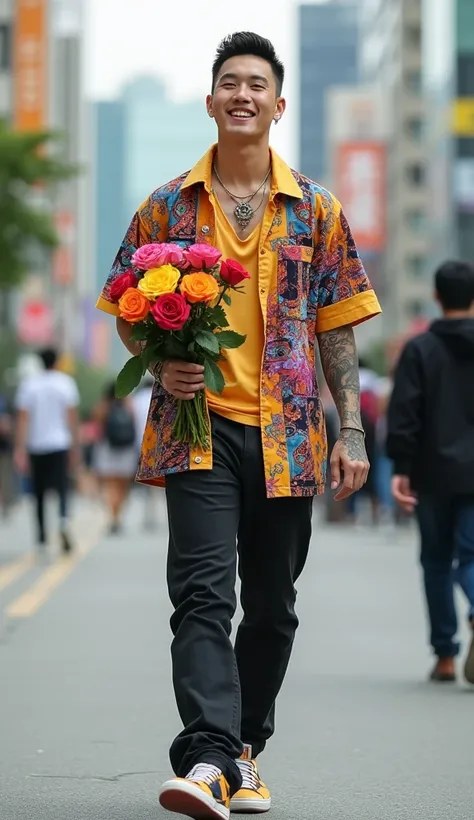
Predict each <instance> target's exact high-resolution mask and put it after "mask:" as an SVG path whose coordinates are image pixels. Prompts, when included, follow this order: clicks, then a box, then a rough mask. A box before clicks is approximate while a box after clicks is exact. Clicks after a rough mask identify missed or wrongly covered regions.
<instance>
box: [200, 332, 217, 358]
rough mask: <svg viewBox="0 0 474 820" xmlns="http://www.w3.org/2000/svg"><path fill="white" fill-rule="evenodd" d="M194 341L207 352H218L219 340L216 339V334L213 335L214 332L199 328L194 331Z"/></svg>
mask: <svg viewBox="0 0 474 820" xmlns="http://www.w3.org/2000/svg"><path fill="white" fill-rule="evenodd" d="M196 342H197V343H198V345H200V347H202V349H203V350H205V351H206V352H207V353H213V354H215V353H219V342H218V341H217V336H215V335H214V333H210V332H209V331H208V330H199V331H198V332H197V333H196Z"/></svg>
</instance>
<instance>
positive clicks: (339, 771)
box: [0, 491, 474, 820]
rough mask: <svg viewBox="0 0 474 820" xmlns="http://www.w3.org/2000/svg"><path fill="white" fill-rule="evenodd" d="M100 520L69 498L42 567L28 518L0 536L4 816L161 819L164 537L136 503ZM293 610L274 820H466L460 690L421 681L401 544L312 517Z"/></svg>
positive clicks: (469, 792)
mask: <svg viewBox="0 0 474 820" xmlns="http://www.w3.org/2000/svg"><path fill="white" fill-rule="evenodd" d="M159 500H160V495H159V492H158V491H157V503H158V502H159ZM103 523H104V522H103V517H102V514H101V512H100V509H99V508H98V507H96V506H92V505H89V506H87V505H85V506H84V505H83V504H79V508H78V518H77V521H76V525H75V526H76V530H77V532H78V537H79V542H80V551H79V553H78V554H76V556H75V557H74V558H73V559H70V560H67V559H66V560H64V559H61V558H60V557H59V558H58V557H57V556H56V554H55V552H54V550H52V552H51V560H50V563H49V564H45V563H40V564H37V563H35V561H34V560H33V558H34V556H32V554H31V553H30V547H29V534H30V527H29V519H28V515H27V511H25V510H24V509H22V510H20V511H19V512H18V513H17V514H16V516H15V518H14V520H13V521H12V522H10V523H8V524H6V525H4V526H3V527H2V530H1V531H0V543H1V545H2V546H1V548H0V595H1V596H2V598H1V610H2V612H3V622H2V631H1V640H0V670H1V673H0V726H1V731H0V738H1V741H0V817H1V818H2V820H31V818H33V817H34V818H36V820H43V819H44V820H132V819H133V820H164V818H165V817H167V816H169V815H167V813H165V812H163V810H162V809H161V808H160V807H159V805H158V801H157V792H158V787H159V785H160V783H161V781H163V780H164V779H166V778H167V777H168V776H169V774H170V770H169V765H168V743H169V741H170V739H171V738H172V737H173V736H174V734H175V733H176V732H178V731H179V719H178V716H177V713H176V709H175V705H174V701H173V696H172V689H171V675H170V661H169V641H170V635H169V629H168V617H169V615H170V606H169V603H168V599H167V593H166V588H165V552H166V527H165V524H164V520H163V516H162V512H161V513H160V521H159V525H158V528H157V529H156V531H155V532H144V531H143V529H142V510H141V498H137V499H135V501H134V502H133V504H132V506H131V509H130V511H129V516H128V520H127V531H126V533H125V534H124V535H123V536H121V537H120V538H116V539H112V538H108V537H106V536H104V535H103ZM298 613H299V615H300V620H301V626H300V629H299V633H298V636H297V643H296V648H295V651H294V655H293V660H292V664H291V667H290V671H289V674H288V677H287V680H286V683H285V687H284V691H283V693H282V695H281V697H280V700H279V704H278V709H277V734H276V736H275V738H274V739H273V741H272V742H271V743H270V744H269V746H268V749H267V751H266V752H265V754H264V755H263V756H262V759H261V772H262V774H263V777H264V779H265V780H266V781H267V783H268V785H269V786H270V787H271V790H272V794H273V800H274V808H273V809H272V812H271V815H270V816H271V817H272V818H273V820H317V818H320V819H321V820H446V818H449V820H472V818H473V816H474V777H473V764H472V761H473V757H474V755H473V752H474V731H473V726H474V688H473V689H472V690H471V689H469V688H468V687H467V686H465V685H463V684H462V682H460V683H459V684H457V685H454V686H449V685H448V686H444V687H443V686H436V685H433V684H429V683H427V682H426V674H427V672H428V669H429V667H430V665H431V657H430V654H429V651H428V649H427V648H426V645H425V633H426V628H425V623H424V609H423V602H422V600H421V597H420V584H419V572H418V567H417V558H416V543H415V538H414V535H413V534H410V533H408V534H406V533H404V534H403V535H402V536H400V537H399V538H398V539H395V538H394V537H393V535H390V533H388V532H387V531H381V532H377V531H373V530H368V529H366V530H364V529H360V530H359V529H354V528H349V529H348V528H341V527H340V526H333V527H331V528H327V527H325V526H324V525H323V524H321V523H318V520H317V518H316V520H315V530H314V538H313V546H312V551H311V557H310V560H309V563H308V566H307V569H306V573H305V575H304V578H303V579H302V581H301V583H300V586H299V596H298ZM464 637H465V640H466V639H467V634H466V632H464Z"/></svg>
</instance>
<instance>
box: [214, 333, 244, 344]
mask: <svg viewBox="0 0 474 820" xmlns="http://www.w3.org/2000/svg"><path fill="white" fill-rule="evenodd" d="M246 338H247V336H242V334H240V333H236V332H235V330H222V331H221V332H220V333H218V334H217V336H216V339H217V341H218V342H219V345H220V346H221V347H227V348H234V347H240V345H243V343H244V342H245V340H246Z"/></svg>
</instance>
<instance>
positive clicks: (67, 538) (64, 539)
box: [59, 527, 73, 555]
mask: <svg viewBox="0 0 474 820" xmlns="http://www.w3.org/2000/svg"><path fill="white" fill-rule="evenodd" d="M59 535H60V538H61V549H62V551H63V553H65V555H68V554H69V553H70V552H72V549H73V543H72V538H71V535H70V533H69V531H68V529H67V528H66V527H64V528H63V529H62V530H61V532H60V534H59Z"/></svg>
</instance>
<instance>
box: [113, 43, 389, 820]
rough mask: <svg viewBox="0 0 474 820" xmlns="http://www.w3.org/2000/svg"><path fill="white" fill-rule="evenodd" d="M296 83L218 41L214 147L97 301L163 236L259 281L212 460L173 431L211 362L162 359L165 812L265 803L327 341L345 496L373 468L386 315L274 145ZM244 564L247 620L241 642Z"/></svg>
mask: <svg viewBox="0 0 474 820" xmlns="http://www.w3.org/2000/svg"><path fill="white" fill-rule="evenodd" d="M283 75H284V68H283V65H282V63H281V62H280V60H279V59H278V57H277V55H276V53H275V50H274V48H273V46H272V44H271V43H270V42H269V41H268V40H266V39H264V38H262V37H259V36H258V35H257V34H253V33H251V32H238V33H236V34H234V35H232V36H229V37H228V38H226V39H225V40H224V41H223V42H222V43H221V45H220V46H219V49H218V52H217V54H216V58H215V61H214V65H213V71H212V93H211V94H209V95H208V98H207V113H208V115H209V116H210V117H212V118H214V119H215V120H216V123H217V127H218V143H217V146H213V147H212V148H211V149H210V150H209V151H208V152H207V153H206V155H205V156H204V157H203V158H202V159H201V160H200V161H199V162H198V163H197V164H196V165H195V167H194V169H193V170H192V171H191V172H190V173H189V174H187V175H183V176H182V177H180V178H178V179H176V180H174V181H172V182H169V183H167V184H166V185H164V186H163V187H162V188H160V189H158V190H157V191H155V192H154V193H153V194H151V196H150V197H149V198H148V200H147V201H146V202H145V203H144V205H143V206H142V207H140V209H139V211H138V212H137V213H136V214H135V217H134V218H133V221H132V224H131V225H130V228H129V230H128V232H127V235H126V237H125V239H124V242H123V244H122V247H121V249H120V250H119V253H118V255H117V258H116V262H115V264H114V266H113V269H112V272H111V275H110V278H109V280H108V282H107V284H106V286H105V287H104V289H103V291H102V296H101V298H100V299H99V303H98V306H99V307H101V308H102V309H104V310H105V311H107V312H109V313H115V314H116V315H117V310H116V305H114V304H113V300H111V298H110V286H111V284H112V282H113V281H114V280H115V278H116V277H117V275H120V274H122V273H124V272H125V271H129V270H130V264H131V258H132V255H133V253H134V251H135V249H136V248H137V246H140V245H145V244H148V243H150V242H167V241H168V240H169V241H170V242H179V243H180V245H181V247H186V246H187V245H190V244H192V243H196V242H197V243H205V242H207V243H210V244H211V245H215V246H216V247H217V248H218V249H219V251H220V252H221V253H222V256H223V258H224V259H226V258H227V259H232V260H236V261H237V262H239V263H240V265H241V266H243V267H244V269H245V270H246V272H248V273H249V275H250V278H248V279H245V283H244V284H245V292H244V293H242V294H238V295H236V298H233V299H232V304H231V305H230V306H229V307H228V314H227V316H228V319H229V323H230V325H231V327H233V328H235V329H236V330H237V331H239V332H241V333H242V334H245V337H246V339H245V343H244V344H243V345H242V346H241V347H239V348H234V349H232V350H228V351H226V355H225V358H224V361H223V362H222V368H223V371H224V375H225V381H226V385H227V386H226V387H225V389H224V391H223V393H222V394H216V393H214V392H212V391H211V390H207V392H206V400H207V406H208V408H209V411H210V417H211V441H210V444H211V448H210V449H209V450H206V449H200V450H198V451H197V452H196V451H195V450H194V451H193V450H192V449H191V448H190V447H189V446H188V445H186V444H184V443H182V442H181V441H177V440H176V439H175V437H174V436H173V427H174V422H175V419H176V411H177V402H176V400H177V399H181V400H183V401H186V400H188V399H192V398H193V397H194V396H195V394H196V393H197V392H199V391H201V390H204V389H205V383H204V367H202V365H200V364H191V363H189V362H185V361H184V362H183V361H167V362H164V363H162V364H157V365H156V367H154V368H153V371H154V373H155V375H156V378H157V380H158V384H157V386H156V388H155V391H154V397H153V401H152V405H151V413H150V415H149V421H148V426H147V433H146V435H145V444H144V448H143V454H142V458H141V466H140V470H139V478H141V479H142V480H143V481H146V482H149V483H158V482H160V481H163V478H165V477H166V496H167V505H168V520H169V526H170V541H169V550H168V562H167V578H168V587H169V592H170V598H171V601H172V603H173V606H174V613H173V615H172V622H171V623H172V629H173V632H174V641H173V646H172V656H173V680H174V685H175V694H176V699H177V703H178V707H179V711H180V716H181V719H182V721H183V724H184V728H183V731H182V732H181V733H180V734H179V736H178V737H177V738H176V739H175V740H174V742H173V744H172V747H171V752H170V758H171V763H172V766H173V769H174V771H175V773H176V775H177V777H176V778H172V779H171V780H169V781H167V782H166V783H165V784H164V785H163V786H162V788H161V791H160V802H161V804H162V805H163V806H164V807H165V808H167V809H169V810H170V811H174V812H177V813H178V814H187V815H188V816H191V817H195V818H218V819H219V820H223V819H224V820H227V818H229V816H230V810H233V811H234V810H235V811H240V812H248V811H250V812H254V811H255V812H264V811H268V810H269V808H270V803H271V797H270V793H269V790H268V789H267V788H266V786H265V785H264V783H263V782H262V781H261V779H260V775H259V772H258V767H257V764H256V761H255V758H256V756H257V755H258V754H260V753H261V752H262V751H263V749H264V748H265V745H266V743H267V740H268V739H269V738H270V737H271V736H272V735H273V732H274V723H275V701H276V698H277V695H278V693H279V691H280V688H281V686H282V684H283V680H284V678H285V674H286V670H287V666H288V663H289V660H290V655H291V650H292V646H293V641H294V637H295V632H296V628H297V625H298V619H297V616H296V613H295V599H296V591H295V583H296V582H297V580H298V578H299V576H300V574H301V572H302V570H303V567H304V565H305V561H306V556H307V553H308V548H309V542H310V537H311V515H312V508H313V496H314V495H317V494H320V493H322V492H323V491H324V486H325V477H326V438H325V429H324V417H323V413H322V411H321V405H320V397H319V389H318V385H317V378H316V367H315V358H316V350H315V348H316V335H317V341H318V344H319V351H320V360H321V363H322V367H323V370H324V374H325V378H326V381H327V383H328V385H329V387H330V390H331V393H332V395H333V398H334V400H335V404H336V407H337V409H338V413H339V422H340V427H339V434H338V438H337V441H336V443H335V445H334V448H333V451H332V456H331V489H332V490H333V491H334V492H335V497H336V500H338V501H342V500H344V499H346V498H348V497H349V496H350V495H351V493H353V492H354V491H356V490H358V489H359V488H360V487H361V486H362V485H363V484H364V482H365V480H366V477H367V473H368V469H369V465H368V462H367V455H366V452H365V446H364V431H363V429H362V427H361V422H360V414H359V379H358V359H357V352H356V345H355V340H354V332H353V329H352V325H353V324H354V323H359V322H361V321H364V320H365V319H369V318H370V317H371V316H374V315H376V314H378V313H379V312H380V307H379V304H378V301H377V298H376V297H375V294H374V293H373V291H372V289H371V286H370V283H369V281H368V278H367V276H366V274H365V271H364V269H363V266H362V263H361V261H360V259H359V257H358V254H357V250H356V248H355V245H354V240H353V238H352V235H351V232H350V228H349V226H348V224H347V220H346V218H345V216H344V214H343V212H342V210H341V206H340V204H339V202H338V201H337V200H336V199H335V198H334V197H333V196H332V195H331V194H329V193H328V192H327V191H324V190H323V189H322V188H321V187H320V186H319V185H318V184H317V183H314V182H311V181H310V180H308V179H306V178H305V177H303V176H302V175H301V174H298V173H297V172H296V171H292V170H291V169H290V168H289V167H288V165H286V163H285V162H283V160H281V159H280V158H279V157H278V156H277V154H276V153H275V152H274V151H272V150H271V149H270V147H269V134H270V129H271V126H272V123H273V122H274V121H275V122H279V121H280V120H281V118H282V116H283V114H284V111H285V100H284V98H283V97H282V96H281V92H282V84H283ZM190 127H192V124H190ZM226 310H227V308H226ZM117 329H118V332H119V334H120V336H121V338H122V340H123V342H124V344H125V345H126V346H127V348H128V350H129V351H130V352H131V353H132V354H136V353H138V352H140V350H141V347H140V345H138V344H136V343H134V341H133V339H132V336H131V333H132V327H131V325H130V324H127V322H125V321H124V320H123V319H121V318H118V322H117ZM237 542H238V547H237V549H236V545H237ZM237 552H238V555H239V569H240V575H241V581H242V585H241V590H242V595H241V600H242V605H243V610H244V617H243V620H242V623H241V624H240V626H239V629H238V633H237V638H236V643H235V648H234V646H233V644H232V642H231V640H230V632H231V622H232V617H233V615H234V612H235V606H236V603H235V576H236V567H237Z"/></svg>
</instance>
